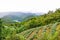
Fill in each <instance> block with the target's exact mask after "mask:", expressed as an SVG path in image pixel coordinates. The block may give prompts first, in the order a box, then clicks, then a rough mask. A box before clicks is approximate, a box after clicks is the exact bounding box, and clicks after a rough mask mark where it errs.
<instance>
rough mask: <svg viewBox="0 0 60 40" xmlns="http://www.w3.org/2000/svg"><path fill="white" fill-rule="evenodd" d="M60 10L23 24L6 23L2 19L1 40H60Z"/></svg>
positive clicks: (0, 23) (0, 22)
mask: <svg viewBox="0 0 60 40" xmlns="http://www.w3.org/2000/svg"><path fill="white" fill-rule="evenodd" d="M59 33H60V9H56V11H49V12H48V13H46V14H44V15H40V16H34V17H31V18H28V19H26V20H24V21H22V22H14V23H10V22H9V23H4V21H3V20H2V18H0V39H1V40H60V34H59Z"/></svg>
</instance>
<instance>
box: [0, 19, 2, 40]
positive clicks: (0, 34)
mask: <svg viewBox="0 0 60 40" xmlns="http://www.w3.org/2000/svg"><path fill="white" fill-rule="evenodd" d="M0 40H2V20H1V19H0Z"/></svg>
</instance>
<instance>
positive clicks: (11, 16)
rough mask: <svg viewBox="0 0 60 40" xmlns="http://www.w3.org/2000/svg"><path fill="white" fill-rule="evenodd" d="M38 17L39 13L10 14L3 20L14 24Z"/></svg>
mask: <svg viewBox="0 0 60 40" xmlns="http://www.w3.org/2000/svg"><path fill="white" fill-rule="evenodd" d="M37 15H38V13H24V12H9V14H8V15H5V16H3V17H2V19H3V21H5V22H14V21H16V22H18V21H24V20H26V19H28V18H31V17H34V16H37ZM39 15H40V14H39Z"/></svg>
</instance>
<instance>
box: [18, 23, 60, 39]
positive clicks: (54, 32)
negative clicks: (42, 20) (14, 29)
mask: <svg viewBox="0 0 60 40" xmlns="http://www.w3.org/2000/svg"><path fill="white" fill-rule="evenodd" d="M31 31H32V32H31ZM29 33H30V34H29ZM19 35H23V36H24V37H25V39H26V40H57V39H58V40H60V38H59V37H60V23H55V24H50V25H47V26H43V27H37V28H33V29H30V30H27V31H24V32H21V33H20V34H19ZM26 36H27V37H26Z"/></svg>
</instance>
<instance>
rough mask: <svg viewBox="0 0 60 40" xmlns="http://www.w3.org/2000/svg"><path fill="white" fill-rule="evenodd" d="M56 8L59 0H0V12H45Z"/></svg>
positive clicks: (59, 4)
mask: <svg viewBox="0 0 60 40" xmlns="http://www.w3.org/2000/svg"><path fill="white" fill-rule="evenodd" d="M56 8H60V0H0V12H33V13H37V12H44V13H47V12H48V11H49V10H55V9H56ZM5 14H6V13H5ZM0 15H2V14H1V13H0Z"/></svg>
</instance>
